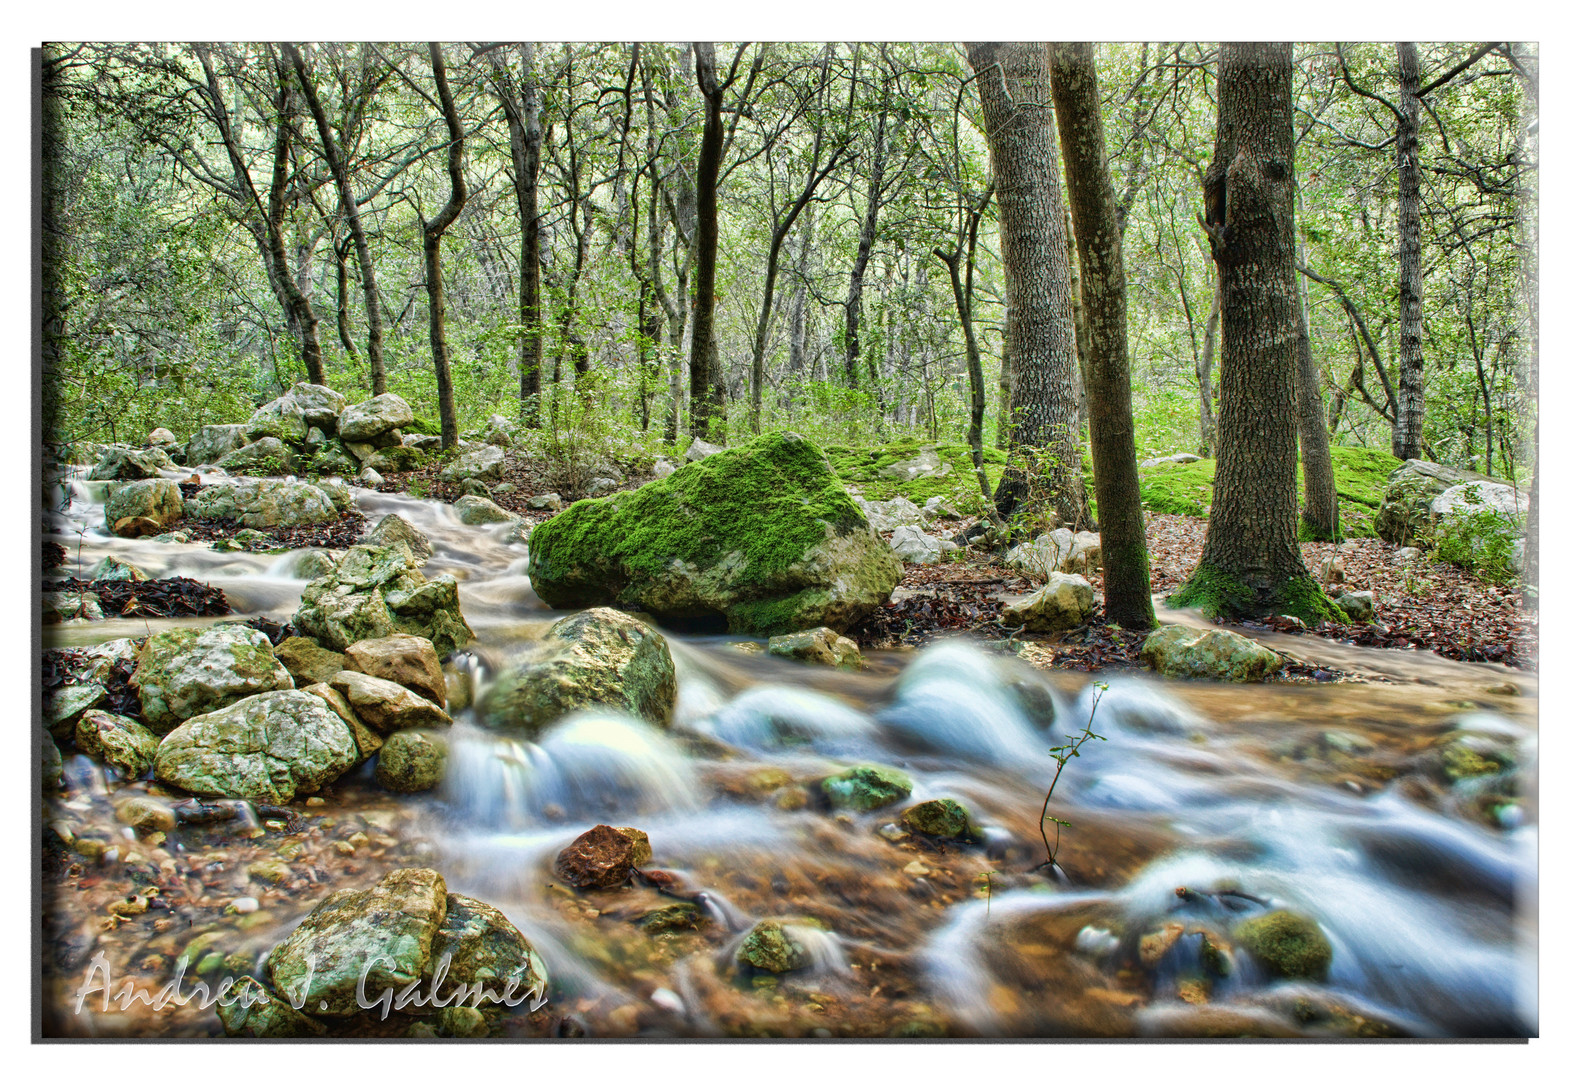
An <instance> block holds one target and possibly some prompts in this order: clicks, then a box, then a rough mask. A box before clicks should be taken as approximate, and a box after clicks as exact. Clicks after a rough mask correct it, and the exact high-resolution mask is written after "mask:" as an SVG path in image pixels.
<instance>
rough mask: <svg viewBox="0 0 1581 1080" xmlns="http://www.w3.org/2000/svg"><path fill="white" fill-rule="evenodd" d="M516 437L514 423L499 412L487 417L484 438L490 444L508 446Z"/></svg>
mask: <svg viewBox="0 0 1581 1080" xmlns="http://www.w3.org/2000/svg"><path fill="white" fill-rule="evenodd" d="M515 437H516V425H515V424H514V423H512V422H511V421H510V420H507V419H506V418H505V417H503V416H501V415H500V414H499V413H495V414H494V415H493V416H490V417H489V419H488V435H487V436H486V437H485V438H484V441H485V442H487V443H488V444H489V445H490V446H505V447H508V446H510V444H511V442H512V440H513V439H515Z"/></svg>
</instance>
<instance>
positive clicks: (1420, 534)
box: [1373, 458, 1508, 545]
mask: <svg viewBox="0 0 1581 1080" xmlns="http://www.w3.org/2000/svg"><path fill="white" fill-rule="evenodd" d="M1482 483H1486V484H1491V485H1494V486H1508V485H1507V484H1505V483H1504V482H1502V481H1499V480H1495V479H1494V478H1493V477H1490V476H1483V475H1482V474H1480V473H1474V472H1469V471H1467V470H1465V469H1455V468H1451V467H1449V466H1448V465H1435V464H1434V463H1433V462H1430V461H1422V460H1421V459H1419V458H1411V459H1410V460H1409V461H1407V462H1406V463H1405V464H1404V465H1401V466H1400V467H1399V468H1398V469H1396V470H1394V472H1392V473H1390V474H1389V485H1388V487H1386V488H1385V489H1384V493H1383V501H1382V502H1381V503H1380V504H1379V506H1378V512H1377V514H1375V515H1374V516H1373V527H1374V528H1375V529H1376V530H1377V532H1378V535H1379V536H1380V537H1381V538H1383V539H1384V540H1387V541H1389V543H1391V544H1399V545H1405V544H1409V543H1411V542H1412V541H1414V540H1417V539H1426V538H1427V536H1428V535H1429V534H1430V532H1431V526H1432V523H1433V511H1432V506H1433V500H1434V499H1436V498H1437V497H1438V496H1440V495H1442V494H1443V493H1444V492H1445V491H1447V490H1449V489H1450V488H1452V487H1457V486H1460V485H1464V484H1482Z"/></svg>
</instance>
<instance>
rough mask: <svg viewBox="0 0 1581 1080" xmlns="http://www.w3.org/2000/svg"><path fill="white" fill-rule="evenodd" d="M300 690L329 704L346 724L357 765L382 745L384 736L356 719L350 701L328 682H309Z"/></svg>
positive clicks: (376, 751) (331, 709)
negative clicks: (355, 751) (355, 752)
mask: <svg viewBox="0 0 1581 1080" xmlns="http://www.w3.org/2000/svg"><path fill="white" fill-rule="evenodd" d="M302 692H303V693H304V694H312V695H313V696H314V697H316V698H320V699H322V700H323V702H324V704H326V705H328V706H329V709H330V712H333V713H334V714H335V715H336V716H338V717H340V719H341V722H342V723H343V724H345V725H346V730H347V731H349V732H351V741H352V743H353V744H354V745H355V746H356V748H357V763H358V764H359V765H360V764H361V763H362V762H364V761H367V760H368V759H369V758H371V757H372V756H373V755H374V754H377V753H378V752H379V751H380V750H381V749H382V748H383V747H384V736H383V735H380V734H379V733H378V732H377V731H374V730H373V729H372V728H371V727H369V726H368V725H367V724H364V723H363V722H362V721H361V720H360V719H358V717H357V710H355V709H353V708H352V707H351V702H349V701H347V700H346V696H345V695H344V694H342V693H341V692H340V691H339V690H336V689H335V688H334V687H333V686H331V685H329V683H311V684H309V685H307V686H304V687H303V688H302Z"/></svg>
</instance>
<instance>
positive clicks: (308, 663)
mask: <svg viewBox="0 0 1581 1080" xmlns="http://www.w3.org/2000/svg"><path fill="white" fill-rule="evenodd" d="M274 655H275V659H276V660H279V661H280V663H281V664H283V665H285V669H286V670H287V671H289V672H290V673H291V679H292V681H293V682H295V683H296V686H297V689H301V688H302V687H304V686H311V685H312V684H314V683H322V682H328V681H329V680H330V677H331V676H333V675H334V674H335V673H336V672H338V671H340V670H342V669H343V668H345V666H346V657H345V656H344V655H342V654H341V653H338V652H335V651H334V650H332V649H326V648H324V646H322V645H320V644H319V643H318V642H316V641H314V640H313V639H312V638H306V637H288V638H286V639H284V640H283V641H281V642H280V644H278V645H276V646H275V647H274Z"/></svg>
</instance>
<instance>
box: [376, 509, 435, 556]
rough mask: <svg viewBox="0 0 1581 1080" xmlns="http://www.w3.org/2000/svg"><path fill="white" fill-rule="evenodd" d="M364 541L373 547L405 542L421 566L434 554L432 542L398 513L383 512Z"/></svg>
mask: <svg viewBox="0 0 1581 1080" xmlns="http://www.w3.org/2000/svg"><path fill="white" fill-rule="evenodd" d="M364 542H365V543H367V544H369V545H371V546H373V547H390V546H391V545H393V544H405V545H406V547H407V549H408V550H410V551H411V553H412V555H413V557H414V558H415V559H416V560H417V565H418V566H421V565H423V563H425V562H427V561H428V560H429V559H430V558H432V557H433V554H434V543H433V541H432V540H430V539H428V537H427V536H426V535H424V534H423V533H421V532H419V531H418V530H417V529H416V528H415V527H414V526H413V525H412V524H411V523H410V522H409V521H407V520H406V519H405V518H403V517H402V516H401V515H400V514H385V515H384V516H383V517H382V518H380V519H379V522H378V524H377V525H375V526H374V527H373V529H372V531H371V532H369V533H368V536H367V539H366V540H365V541H364Z"/></svg>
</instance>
